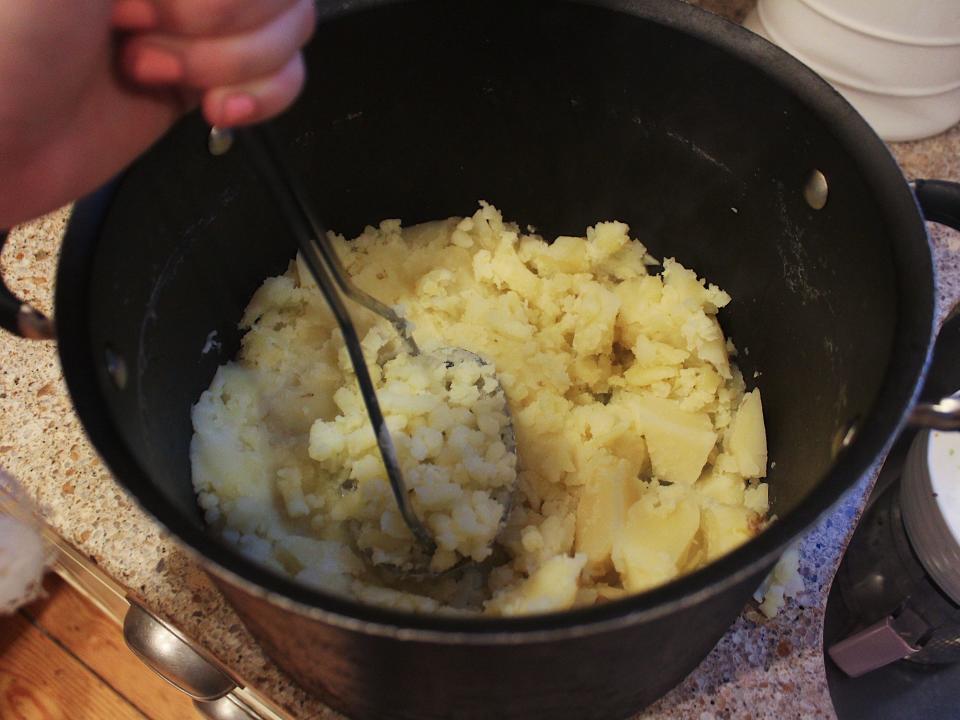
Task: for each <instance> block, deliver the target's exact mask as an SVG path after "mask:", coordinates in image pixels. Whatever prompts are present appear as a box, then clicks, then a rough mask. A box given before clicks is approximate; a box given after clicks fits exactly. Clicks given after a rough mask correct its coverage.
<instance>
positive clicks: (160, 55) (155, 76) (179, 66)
mask: <svg viewBox="0 0 960 720" xmlns="http://www.w3.org/2000/svg"><path fill="white" fill-rule="evenodd" d="M133 75H134V77H136V79H137V80H140V81H141V82H147V83H172V82H177V81H178V80H182V79H183V63H182V62H180V58H178V57H177V56H176V55H174V54H173V53H171V52H168V51H167V50H160V49H159V48H154V47H143V46H141V47H139V48H137V50H136V53H135V55H134V58H133Z"/></svg>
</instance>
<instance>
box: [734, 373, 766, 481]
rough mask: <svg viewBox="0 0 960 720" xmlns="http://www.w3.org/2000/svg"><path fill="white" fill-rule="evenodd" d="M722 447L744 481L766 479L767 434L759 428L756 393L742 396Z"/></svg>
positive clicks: (760, 409) (762, 427)
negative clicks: (732, 459) (734, 462)
mask: <svg viewBox="0 0 960 720" xmlns="http://www.w3.org/2000/svg"><path fill="white" fill-rule="evenodd" d="M726 447H727V450H728V452H730V454H731V455H733V457H734V458H736V461H737V464H738V465H739V466H740V472H741V473H742V474H743V476H744V477H747V478H761V477H766V475H767V434H766V431H765V430H764V426H763V406H762V404H761V402H760V389H759V388H757V389H756V390H753V391H752V392H749V393H747V394H746V395H744V396H743V400H741V401H740V407H739V408H738V409H737V414H736V415H735V416H734V418H733V422H732V423H731V424H730V429H729V430H728V431H727V436H726Z"/></svg>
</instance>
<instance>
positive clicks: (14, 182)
mask: <svg viewBox="0 0 960 720" xmlns="http://www.w3.org/2000/svg"><path fill="white" fill-rule="evenodd" d="M131 2H132V0H116V1H114V0H84V1H83V2H63V0H28V1H25V0H0V33H2V35H3V38H4V39H3V42H2V43H0V78H3V81H2V82H0V228H3V227H11V226H12V225H14V224H16V223H18V222H22V221H24V220H27V219H29V218H32V217H36V216H38V215H40V214H42V213H44V212H48V211H50V210H53V209H54V208H56V207H59V206H61V205H63V204H65V203H67V202H70V201H72V200H74V199H76V197H78V196H79V195H81V194H83V193H86V192H89V191H91V190H93V189H94V188H96V187H97V186H99V185H101V184H102V183H104V182H105V181H106V180H108V179H109V178H110V177H112V176H113V175H115V174H116V173H117V172H119V171H120V170H121V169H122V168H123V167H124V166H126V165H127V164H129V163H130V162H131V161H132V160H133V159H135V158H136V157H137V156H138V155H139V154H140V153H142V152H143V151H144V150H146V149H147V148H148V147H149V146H150V145H151V144H153V143H154V142H155V141H156V140H157V139H158V138H159V137H160V136H161V135H163V134H164V133H165V132H166V131H167V130H168V129H169V128H170V126H171V125H173V123H174V122H176V121H177V120H178V119H179V118H180V117H181V116H182V115H183V113H185V112H186V111H187V110H189V109H191V108H192V107H194V106H195V105H196V103H197V102H202V103H203V109H204V114H205V115H206V117H207V119H208V120H209V121H211V122H213V123H217V124H223V125H231V124H235V123H246V122H255V121H257V120H260V119H263V118H266V117H268V116H270V115H273V114H276V113H278V112H280V111H281V110H283V109H284V107H286V105H287V104H289V103H290V102H291V101H292V100H293V98H294V97H295V96H296V94H297V92H298V91H299V89H300V85H301V84H302V81H303V66H302V61H301V60H300V56H299V52H298V50H299V47H300V45H301V44H302V43H303V42H305V41H306V38H307V37H308V36H309V34H310V32H311V31H312V29H313V9H312V5H309V3H307V2H305V1H299V0H155V2H154V3H146V2H140V1H139V0H138V1H137V2H136V3H133V4H131ZM118 28H122V29H123V30H125V31H128V32H127V34H126V35H125V36H122V37H120V38H119V39H118V37H117V35H116V32H115V30H116V29H118ZM247 43H249V45H248V44H247ZM150 50H158V51H159V52H160V53H161V55H158V54H154V55H153V57H152V58H151V53H150V52H149V51H150ZM162 53H166V54H167V55H168V56H171V57H173V58H174V62H175V63H177V65H176V68H177V69H175V70H174V71H172V74H169V73H170V72H171V71H170V68H171V67H174V65H173V64H172V63H171V62H170V61H169V60H168V59H165V60H161V61H159V62H158V60H157V58H159V57H161V56H162ZM164 63H166V70H164V69H163V68H164ZM164 72H167V73H168V74H167V75H163V73H164ZM151 73H152V76H151ZM241 118H245V119H241Z"/></svg>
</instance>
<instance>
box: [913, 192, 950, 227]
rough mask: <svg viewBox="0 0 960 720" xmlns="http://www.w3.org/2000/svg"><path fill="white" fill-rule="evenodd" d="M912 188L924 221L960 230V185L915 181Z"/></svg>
mask: <svg viewBox="0 0 960 720" xmlns="http://www.w3.org/2000/svg"><path fill="white" fill-rule="evenodd" d="M910 187H911V188H913V194H914V195H915V196H916V198H917V204H919V205H920V210H922V211H923V217H924V219H926V220H928V221H929V222H935V223H940V224H941V225H948V226H950V227H952V228H953V229H954V230H960V183H955V182H950V181H949V180H914V181H913V182H912V183H910Z"/></svg>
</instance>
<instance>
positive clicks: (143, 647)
mask: <svg viewBox="0 0 960 720" xmlns="http://www.w3.org/2000/svg"><path fill="white" fill-rule="evenodd" d="M123 639H124V640H125V641H126V643H127V647H129V648H130V649H131V650H133V652H134V653H135V654H136V655H137V656H138V657H139V658H140V659H141V660H143V662H144V663H146V665H147V666H148V667H149V668H150V669H151V670H153V671H154V672H155V673H157V675H159V676H160V677H162V678H163V679H164V680H166V681H167V682H169V683H170V684H171V685H173V686H174V687H176V688H178V689H179V690H182V691H183V692H185V693H186V694H187V695H189V696H190V697H192V698H193V699H194V700H217V699H219V698H222V697H223V696H224V695H226V694H227V693H228V692H230V691H231V690H233V689H234V688H235V687H236V683H234V682H233V680H232V679H231V678H230V676H229V675H227V674H226V673H224V672H222V671H221V670H220V669H219V668H217V667H215V666H214V665H213V664H212V663H211V662H209V661H208V660H207V659H206V658H205V657H203V656H202V655H201V654H200V653H199V652H197V651H196V650H194V649H193V648H192V647H191V646H190V645H189V644H188V643H187V642H186V641H185V640H183V639H182V638H181V637H180V635H179V634H178V633H175V632H174V631H173V630H172V629H171V628H170V627H169V626H168V625H167V624H166V623H164V622H162V621H161V620H159V619H158V618H157V617H155V616H154V615H151V614H150V613H149V612H147V611H146V610H144V609H143V608H142V607H140V606H139V605H137V604H136V603H131V605H130V609H129V610H128V611H127V615H126V617H125V618H124V619H123Z"/></svg>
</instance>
